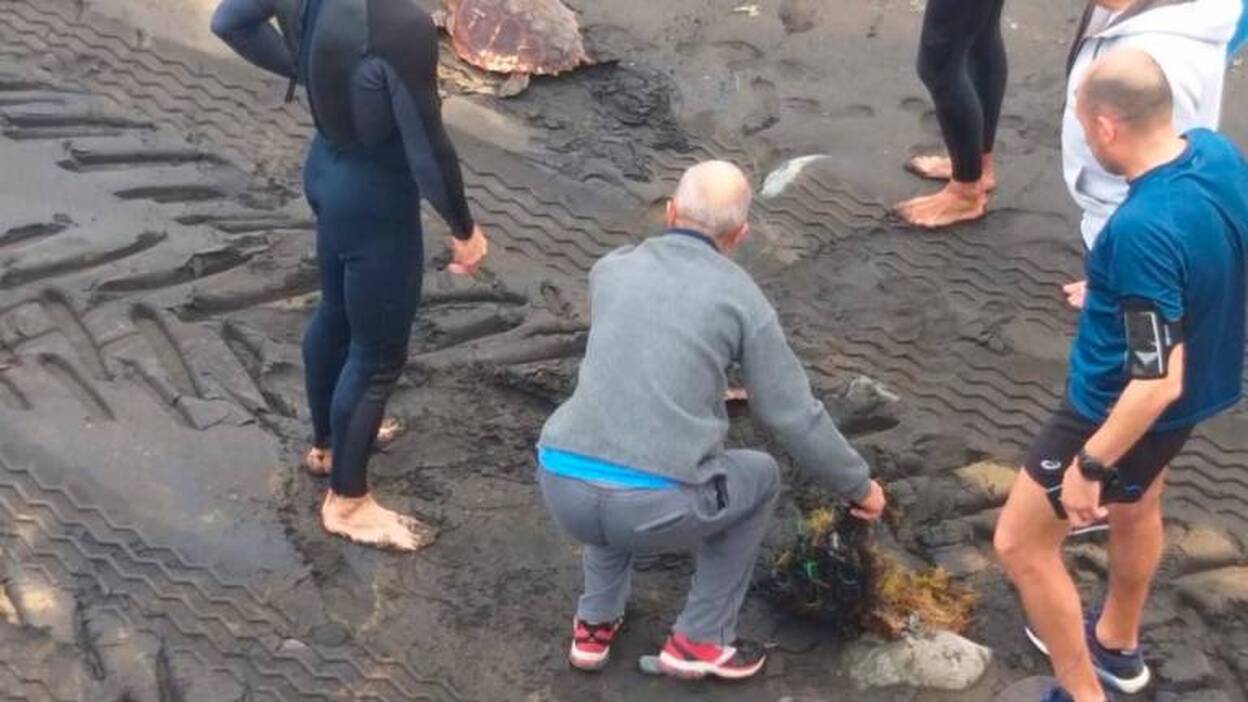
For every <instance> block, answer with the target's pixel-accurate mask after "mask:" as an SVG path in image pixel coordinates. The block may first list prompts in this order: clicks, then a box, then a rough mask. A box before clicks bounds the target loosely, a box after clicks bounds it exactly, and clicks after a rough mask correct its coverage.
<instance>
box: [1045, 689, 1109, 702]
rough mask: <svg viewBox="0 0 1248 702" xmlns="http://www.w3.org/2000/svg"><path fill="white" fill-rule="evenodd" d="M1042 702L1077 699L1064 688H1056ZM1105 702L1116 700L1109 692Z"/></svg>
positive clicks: (1066, 701)
mask: <svg viewBox="0 0 1248 702" xmlns="http://www.w3.org/2000/svg"><path fill="white" fill-rule="evenodd" d="M1040 702H1075V698H1074V697H1071V696H1070V693H1069V692H1067V691H1065V690H1063V689H1062V688H1060V687H1055V688H1053V689H1052V690H1049V694H1047V695H1045V696H1044V699H1042V700H1040ZM1105 702H1114V698H1113V697H1112V696H1111V695H1110V694H1109V693H1108V692H1106V693H1105Z"/></svg>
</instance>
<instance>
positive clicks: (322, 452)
mask: <svg viewBox="0 0 1248 702" xmlns="http://www.w3.org/2000/svg"><path fill="white" fill-rule="evenodd" d="M303 467H304V468H306V469H307V471H308V472H309V473H311V474H312V475H316V476H325V475H329V472H330V471H331V470H333V468H334V454H333V452H331V451H330V450H329V449H326V448H316V447H315V446H313V447H312V448H311V449H309V450H308V454H307V455H306V456H304V457H303Z"/></svg>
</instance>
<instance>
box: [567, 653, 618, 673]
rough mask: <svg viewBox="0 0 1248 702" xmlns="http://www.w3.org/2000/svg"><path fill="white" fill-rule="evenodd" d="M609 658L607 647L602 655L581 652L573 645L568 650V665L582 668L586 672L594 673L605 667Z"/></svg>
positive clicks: (578, 668)
mask: <svg viewBox="0 0 1248 702" xmlns="http://www.w3.org/2000/svg"><path fill="white" fill-rule="evenodd" d="M610 660H611V651H610V650H609V649H608V650H606V651H604V652H603V653H602V655H598V656H595V655H593V654H589V653H581V652H579V651H577V650H576V647H575V646H573V647H572V648H571V649H569V650H568V665H570V666H572V667H573V668H576V669H577V670H583V671H585V672H587V673H596V672H598V671H600V670H602V669H603V668H605V667H607V662H608V661H610Z"/></svg>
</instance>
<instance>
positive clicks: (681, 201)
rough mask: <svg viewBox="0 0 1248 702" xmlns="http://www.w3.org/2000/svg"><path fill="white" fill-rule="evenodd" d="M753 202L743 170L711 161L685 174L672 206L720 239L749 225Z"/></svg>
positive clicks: (686, 218)
mask: <svg viewBox="0 0 1248 702" xmlns="http://www.w3.org/2000/svg"><path fill="white" fill-rule="evenodd" d="M734 181H735V182H734ZM752 199H753V196H752V194H751V192H750V187H749V181H747V180H746V178H745V174H743V173H742V172H741V170H740V169H738V168H737V167H736V166H734V165H732V164H730V163H726V162H724V161H709V162H707V163H700V164H698V165H696V166H694V167H693V168H690V169H689V170H688V171H685V174H684V176H682V177H681V179H680V185H679V186H677V187H676V195H675V196H673V197H672V202H673V203H674V204H675V205H676V213H677V214H678V215H679V217H680V218H681V219H682V220H684V221H686V222H689V223H690V224H695V225H698V226H700V227H702V228H703V229H704V230H705V232H706V233H707V234H710V235H711V236H715V237H717V236H722V235H724V234H727V233H729V232H731V231H733V230H735V229H738V228H740V227H741V225H743V224H745V223H746V221H747V220H748V219H749V216H750V201H751V200H752Z"/></svg>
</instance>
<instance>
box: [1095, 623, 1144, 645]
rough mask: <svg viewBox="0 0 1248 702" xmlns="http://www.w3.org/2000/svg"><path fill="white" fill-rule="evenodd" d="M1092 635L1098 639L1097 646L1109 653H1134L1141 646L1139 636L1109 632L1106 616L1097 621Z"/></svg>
mask: <svg viewBox="0 0 1248 702" xmlns="http://www.w3.org/2000/svg"><path fill="white" fill-rule="evenodd" d="M1092 634H1093V635H1094V636H1095V637H1096V643H1097V645H1099V646H1100V647H1101V648H1104V649H1106V650H1109V651H1134V650H1135V649H1136V648H1138V647H1139V645H1140V644H1139V638H1138V636H1137V635H1132V636H1122V635H1121V633H1120V632H1114V631H1108V630H1107V628H1106V626H1105V616H1104V615H1101V618H1100V619H1098V620H1097V621H1096V626H1094V627H1093V628H1092Z"/></svg>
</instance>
